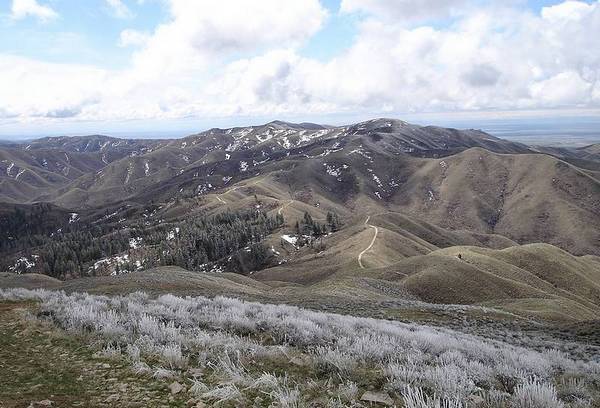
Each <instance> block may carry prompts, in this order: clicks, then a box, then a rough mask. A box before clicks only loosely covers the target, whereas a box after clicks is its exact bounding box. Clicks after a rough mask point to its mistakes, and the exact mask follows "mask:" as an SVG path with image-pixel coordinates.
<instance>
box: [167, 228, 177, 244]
mask: <svg viewBox="0 0 600 408" xmlns="http://www.w3.org/2000/svg"><path fill="white" fill-rule="evenodd" d="M176 235H179V227H175V229H174V230H171V231H169V232H168V233H167V241H172V240H174V239H175V236H176Z"/></svg>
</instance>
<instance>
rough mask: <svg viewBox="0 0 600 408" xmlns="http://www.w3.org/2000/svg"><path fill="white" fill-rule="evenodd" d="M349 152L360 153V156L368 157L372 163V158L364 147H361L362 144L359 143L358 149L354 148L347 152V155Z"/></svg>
mask: <svg viewBox="0 0 600 408" xmlns="http://www.w3.org/2000/svg"><path fill="white" fill-rule="evenodd" d="M351 154H360V155H361V156H362V157H364V158H366V159H368V160H369V161H370V162H371V163H373V158H372V157H371V155H369V153H368V152H367V151H366V150H365V149H363V147H362V145H360V146H359V147H358V149H354V150H352V151H351V152H350V153H348V156H349V155H351Z"/></svg>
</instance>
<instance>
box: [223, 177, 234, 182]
mask: <svg viewBox="0 0 600 408" xmlns="http://www.w3.org/2000/svg"><path fill="white" fill-rule="evenodd" d="M232 178H233V177H230V176H225V177H223V182H224V183H225V184H227V183H229V182H230V181H231V179H232Z"/></svg>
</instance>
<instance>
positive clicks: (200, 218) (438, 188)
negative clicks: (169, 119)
mask: <svg viewBox="0 0 600 408" xmlns="http://www.w3.org/2000/svg"><path fill="white" fill-rule="evenodd" d="M0 202H3V205H2V206H1V209H0V226H2V227H3V228H2V231H3V232H2V237H1V239H2V241H3V242H4V244H3V245H2V246H0V255H1V256H0V258H2V260H3V261H2V262H0V270H2V269H4V270H6V271H7V272H27V273H29V279H33V277H34V276H37V275H34V274H35V273H38V274H45V275H50V276H52V278H58V279H60V280H61V281H60V282H59V281H53V283H52V284H53V285H58V286H59V287H60V286H63V287H65V288H77V290H81V289H82V288H83V289H85V290H88V291H93V290H99V289H98V288H104V289H106V288H113V289H114V288H115V285H116V287H120V288H130V289H131V290H133V289H135V287H139V285H148V282H146V283H140V282H141V281H143V280H144V278H143V276H144V275H143V274H144V273H145V272H143V271H144V270H147V269H150V270H152V271H154V272H153V273H148V275H147V276H148V279H150V278H149V277H150V276H153V277H154V278H152V279H156V269H152V268H156V267H159V268H160V267H163V266H167V265H174V266H179V267H181V268H183V269H176V268H175V269H167V272H165V273H169V274H172V279H170V280H168V279H167V281H165V280H163V279H157V280H156V285H167V286H168V285H170V286H169V287H173V288H176V289H177V288H179V289H178V290H181V291H184V292H185V291H188V290H191V291H192V292H194V288H195V289H196V290H197V291H198V292H201V293H205V292H206V291H207V290H208V289H207V288H206V287H205V286H202V285H205V283H202V284H201V283H198V282H196V281H195V280H194V279H192V278H190V277H189V275H186V274H188V273H189V272H187V271H186V269H187V270H191V271H202V272H204V273H205V274H206V275H205V276H210V277H212V278H211V279H212V281H211V282H212V283H211V285H212V286H211V287H212V288H213V289H214V287H215V285H216V286H219V287H220V288H221V290H220V291H219V292H222V291H225V292H227V291H228V290H231V291H234V292H235V293H242V294H246V295H248V296H250V295H251V296H255V297H256V296H259V297H261V298H267V299H269V300H270V301H274V300H275V301H277V300H280V299H288V300H289V299H297V302H296V303H301V304H306V303H307V302H308V303H310V299H325V298H330V299H336V300H335V301H332V302H331V303H335V304H338V305H339V299H344V301H347V302H358V301H364V300H365V299H374V300H377V301H378V302H381V301H389V302H397V301H400V300H402V301H411V302H425V303H428V304H462V305H476V306H485V307H491V308H495V309H497V310H502V311H503V312H508V313H513V314H515V315H518V316H521V317H522V318H527V319H541V320H544V321H546V320H548V321H561V322H565V321H566V322H572V321H583V320H591V319H594V318H595V316H597V314H598V312H600V145H592V146H588V147H585V148H573V149H568V148H552V147H542V146H527V145H524V144H521V143H514V142H510V141H507V140H503V139H500V138H496V137H493V136H491V135H489V134H487V133H485V132H483V131H480V130H473V129H470V130H456V129H446V128H440V127H433V126H418V125H413V124H409V123H406V122H403V121H400V120H394V119H375V120H371V121H367V122H362V123H357V124H353V125H349V126H322V125H317V124H310V123H302V124H293V123H287V122H281V121H275V122H271V123H268V124H265V125H262V126H253V127H238V128H231V129H210V130H208V131H205V132H202V133H199V134H195V135H191V136H188V137H185V138H183V139H176V140H144V139H137V140H136V139H127V140H125V139H117V138H112V137H108V136H101V135H94V136H84V137H58V138H54V137H51V138H43V139H38V140H34V141H28V142H26V143H21V144H18V143H15V144H10V145H2V146H0ZM251 212H256V213H260V214H261V217H262V218H260V219H258V218H252V217H250V215H248V214H250V213H251ZM215 217H216V218H215ZM219 217H220V218H219ZM227 217H229V218H227ZM231 217H234V218H231ZM249 217H250V218H249ZM215 220H216V221H215ZM190 223H193V225H194V227H193V228H192V227H190ZM215 223H216V224H217V226H215V227H214V228H215V229H214V231H217V232H215V234H217V235H214V236H213V235H210V234H209V235H210V237H209V238H210V240H212V241H210V242H214V247H215V248H217V249H214V248H213V244H212V243H211V244H210V248H209V249H207V248H206V246H204V247H202V248H200V244H199V242H201V241H202V242H205V241H206V239H208V238H206V237H204V236H203V235H202V237H200V235H199V234H201V233H200V232H198V231H207V230H210V231H213V229H212V228H213V224H215ZM219 223H225V224H219ZM223 225H226V227H225V226H223ZM246 229H248V231H251V232H249V233H248V234H250V236H251V237H246V235H244V234H242V235H240V237H239V238H235V242H234V243H230V241H228V239H225V238H222V236H224V235H218V234H219V232H218V231H221V234H226V235H227V236H232V235H231V234H232V231H234V230H236V231H240V230H244V231H246ZM258 230H260V233H258V232H256V231H258ZM83 234H87V235H86V237H85V239H86V240H88V241H85V242H90V243H92V242H93V243H100V244H98V245H99V246H98V248H95V247H94V248H92V249H90V251H89V254H88V253H86V255H85V256H83V255H81V249H80V250H78V251H74V250H72V245H73V244H72V242H71V241H74V240H75V239H76V238H77V240H81V239H82V238H81V237H82V236H83ZM88 235H89V236H88ZM192 236H193V237H194V238H193V241H194V242H195V244H194V245H195V247H194V246H193V245H192V246H193V247H189V242H191V240H192V238H190V237H192ZM236 237H237V235H236ZM120 240H125V241H124V242H126V244H124V245H120V244H119V245H117V242H120ZM94 245H95V244H94ZM255 245H260V247H261V248H262V249H260V250H259V249H258V247H255ZM199 251H205V252H206V256H205V257H204V258H202V259H204V260H203V261H197V262H196V261H195V260H194V262H195V263H194V262H191V261H189V259H190V258H191V257H192V255H191V254H197V253H198V252H199ZM71 252H74V253H75V252H77V254H75V255H73V254H71ZM57 253H60V254H61V256H60V257H64V262H63V263H64V265H61V266H60V267H59V266H57V262H59V261H60V262H62V261H63V260H62V259H60V260H58V259H57V258H59V257H58V256H57V255H56V254H57ZM203 254H204V252H203ZM167 255H168V256H167ZM203 256H204V255H203ZM185 259H188V262H187V263H186V262H184V260H185ZM69 262H71V263H69ZM67 265H69V266H67ZM69 268H70V269H72V270H73V272H70V273H64V272H63V271H64V270H69ZM231 272H235V274H232V273H231ZM182 274H183V275H182ZM240 275H245V276H244V277H242V276H240ZM182 276H185V278H182ZM52 278H48V279H52ZM72 278H77V279H74V280H72ZM79 278H84V279H83V280H81V279H79ZM38 279H41V280H42V281H44V282H46V280H45V278H38ZM152 279H150V282H153V281H152ZM177 279H183V280H184V281H188V282H195V283H190V285H191V289H190V286H189V285H186V284H181V287H179V285H180V284H179V283H175V282H176V281H177ZM132 280H135V281H136V282H138V284H137V286H136V285H134V284H132V283H131V281H132ZM217 280H218V282H217V283H215V282H216V281H217ZM63 281H64V282H63ZM126 282H129V283H126ZM169 282H170V283H169ZM46 283H47V282H46ZM194 285H197V286H194ZM113 289H110V290H113ZM74 290H75V289H74ZM106 290H108V289H106ZM186 293H187V292H186ZM315 301H316V300H315Z"/></svg>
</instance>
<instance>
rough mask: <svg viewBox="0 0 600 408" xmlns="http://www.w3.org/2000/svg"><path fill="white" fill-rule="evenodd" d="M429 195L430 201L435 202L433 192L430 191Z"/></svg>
mask: <svg viewBox="0 0 600 408" xmlns="http://www.w3.org/2000/svg"><path fill="white" fill-rule="evenodd" d="M428 194H429V201H433V200H435V195H434V194H433V191H431V190H429V191H428Z"/></svg>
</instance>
